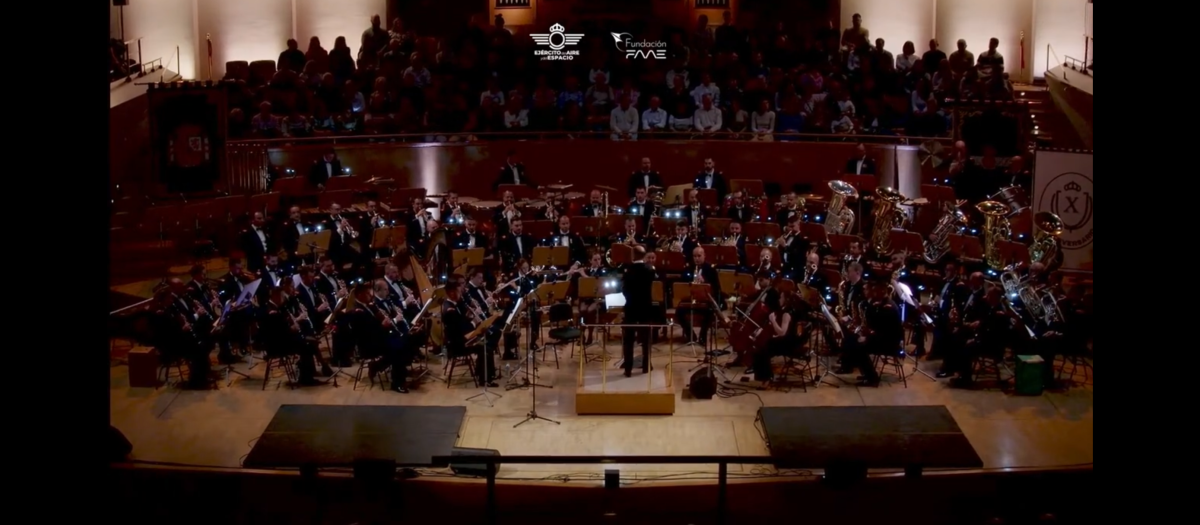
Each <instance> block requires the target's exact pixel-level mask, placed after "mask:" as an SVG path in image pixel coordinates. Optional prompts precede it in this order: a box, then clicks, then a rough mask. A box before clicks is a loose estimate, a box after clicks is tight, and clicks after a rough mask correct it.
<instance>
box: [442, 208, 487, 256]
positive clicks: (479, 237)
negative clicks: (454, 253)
mask: <svg viewBox="0 0 1200 525" xmlns="http://www.w3.org/2000/svg"><path fill="white" fill-rule="evenodd" d="M463 223H464V224H463V229H462V231H460V232H458V234H457V235H455V236H454V240H453V241H451V245H452V246H454V249H455V250H473V249H475V248H483V249H484V251H485V252H487V251H489V250H488V248H489V246H488V238H487V236H486V235H484V234H483V232H481V231H479V222H478V221H476V220H475V218H474V217H466V218H465V220H464V221H463ZM486 255H490V254H486V253H485V256H486Z"/></svg>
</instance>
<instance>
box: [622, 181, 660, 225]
mask: <svg viewBox="0 0 1200 525" xmlns="http://www.w3.org/2000/svg"><path fill="white" fill-rule="evenodd" d="M657 211H658V205H656V204H655V203H654V201H652V200H650V198H649V197H648V196H647V195H646V188H638V189H637V191H636V192H635V193H634V196H633V198H632V199H630V200H629V206H628V207H627V208H626V210H625V213H626V214H628V215H640V216H642V217H643V218H644V220H646V221H649V220H650V217H653V216H654V214H655V212H657Z"/></svg>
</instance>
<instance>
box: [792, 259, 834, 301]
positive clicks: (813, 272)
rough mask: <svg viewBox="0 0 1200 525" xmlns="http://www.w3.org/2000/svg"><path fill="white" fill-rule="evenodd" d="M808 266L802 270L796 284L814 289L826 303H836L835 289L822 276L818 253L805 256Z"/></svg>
mask: <svg viewBox="0 0 1200 525" xmlns="http://www.w3.org/2000/svg"><path fill="white" fill-rule="evenodd" d="M804 257H805V260H806V261H807V264H805V266H804V268H803V269H801V270H800V277H798V278H796V284H803V285H807V286H810V287H812V288H813V289H814V290H816V291H817V293H819V294H821V297H824V298H825V301H827V302H832V301H834V300H835V299H834V289H833V286H831V285H830V284H829V280H828V279H826V278H825V276H824V275H821V256H820V255H817V252H815V251H813V252H808V253H807V254H805V255H804Z"/></svg>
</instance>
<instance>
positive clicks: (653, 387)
mask: <svg viewBox="0 0 1200 525" xmlns="http://www.w3.org/2000/svg"><path fill="white" fill-rule="evenodd" d="M674 413H675V389H674V388H673V385H672V377H671V374H669V373H667V370H666V367H663V368H658V367H655V368H654V369H653V370H651V371H650V373H649V374H643V373H642V371H641V369H640V368H639V369H636V370H635V371H634V373H633V375H632V376H630V377H625V370H624V369H623V368H616V367H614V366H613V363H611V362H610V363H608V366H607V367H603V366H602V365H601V363H598V362H597V363H592V364H589V365H587V367H586V368H585V369H584V371H583V385H582V386H579V387H577V388H576V389H575V414H576V415H580V416H584V415H593V416H598V415H603V416H635V415H639V416H669V415H672V414H674Z"/></svg>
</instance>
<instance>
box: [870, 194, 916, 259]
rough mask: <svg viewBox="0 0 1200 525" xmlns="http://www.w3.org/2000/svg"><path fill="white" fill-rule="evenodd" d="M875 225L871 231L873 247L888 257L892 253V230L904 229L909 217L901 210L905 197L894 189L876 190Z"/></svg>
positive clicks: (876, 251)
mask: <svg viewBox="0 0 1200 525" xmlns="http://www.w3.org/2000/svg"><path fill="white" fill-rule="evenodd" d="M875 197H876V200H875V213H874V216H875V224H874V227H873V228H872V230H871V246H872V247H874V248H875V253H878V254H881V255H886V254H889V253H891V251H892V228H902V227H904V221H906V220H908V215H907V214H905V213H904V210H903V209H902V208H900V203H901V202H903V201H904V200H905V198H904V195H902V194H901V193H900V192H898V191H896V190H895V189H894V188H889V187H882V188H877V189H876V190H875Z"/></svg>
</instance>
